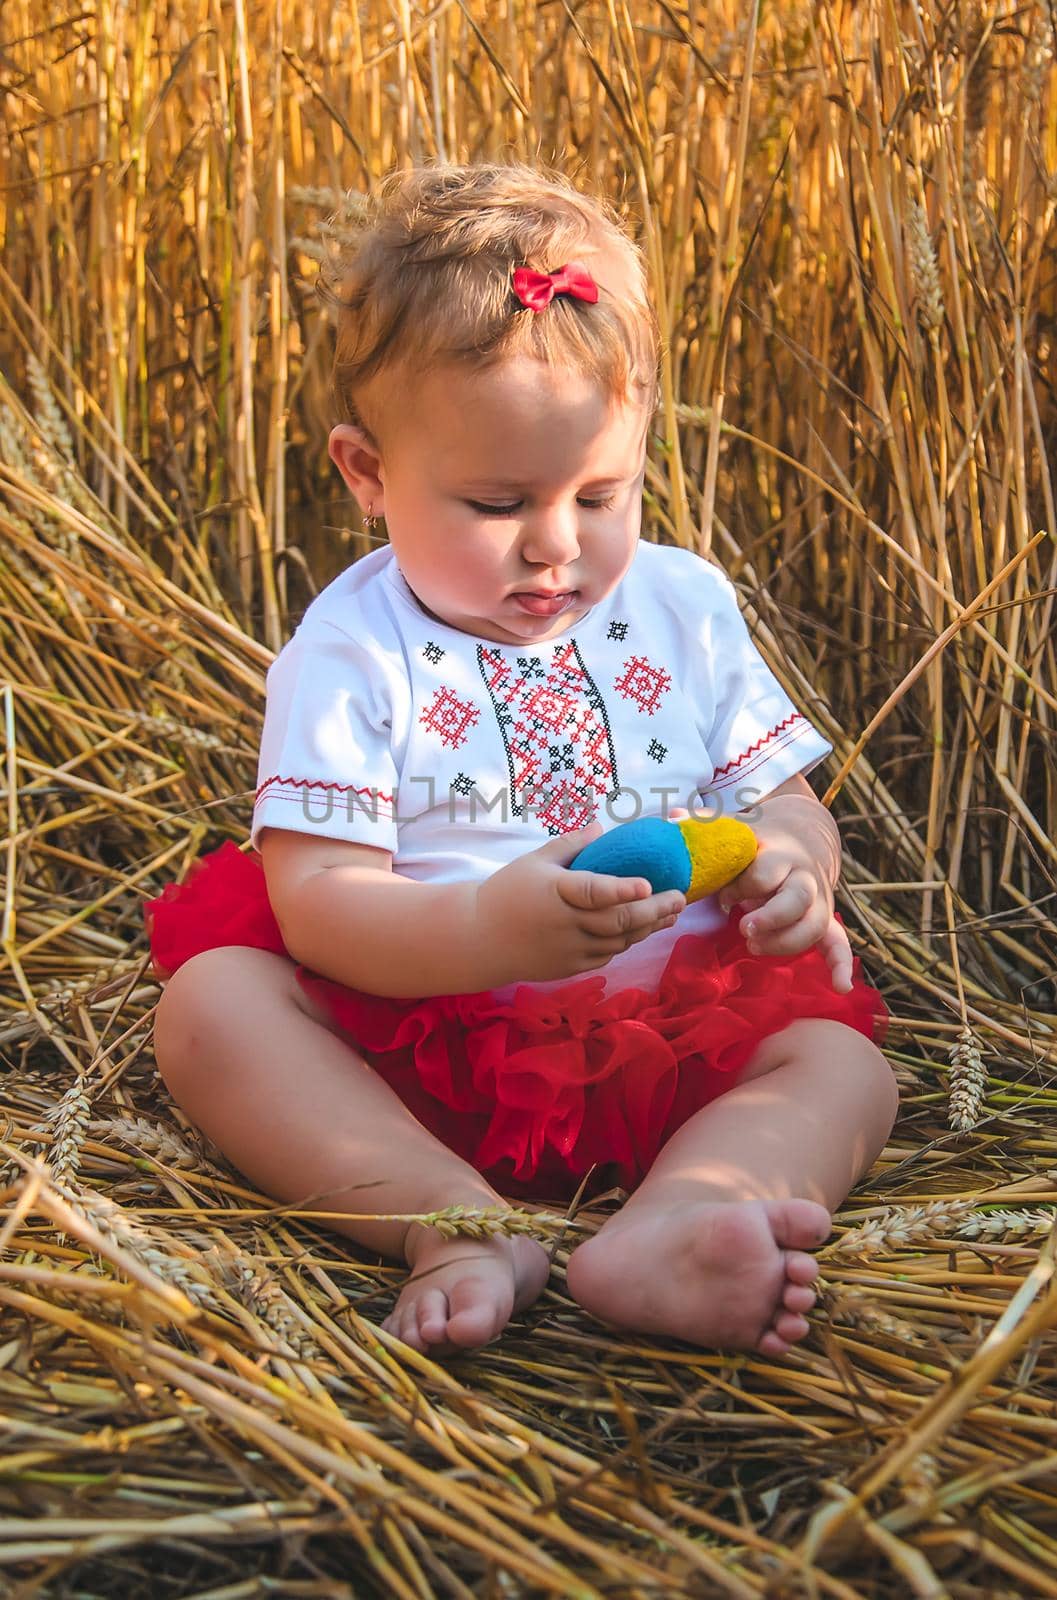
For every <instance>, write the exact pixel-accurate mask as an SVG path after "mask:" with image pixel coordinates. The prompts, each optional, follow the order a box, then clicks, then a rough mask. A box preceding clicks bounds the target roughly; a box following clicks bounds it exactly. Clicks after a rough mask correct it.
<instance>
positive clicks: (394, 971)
mask: <svg viewBox="0 0 1057 1600" xmlns="http://www.w3.org/2000/svg"><path fill="white" fill-rule="evenodd" d="M596 829H597V824H593V825H592V826H591V827H590V828H581V829H579V830H578V831H577V832H575V833H567V834H564V835H562V836H561V837H560V838H556V839H552V840H551V841H550V842H549V843H548V844H545V845H542V846H541V847H540V848H539V849H538V850H532V851H529V852H528V853H527V854H526V855H524V856H521V857H519V859H518V860H516V861H512V862H511V863H510V864H509V865H508V866H505V867H502V868H500V870H499V871H498V872H494V873H493V874H492V876H491V877H490V878H486V879H484V880H483V882H481V883H474V882H465V883H463V882H460V883H444V884H431V883H416V882H414V880H412V879H410V878H405V877H402V876H401V875H400V874H399V873H395V872H394V871H393V869H392V857H391V855H390V854H389V852H388V851H386V850H379V849H376V848H375V847H373V846H370V845H357V844H350V843H348V842H347V841H344V840H340V839H338V840H335V839H318V838H314V837H312V836H311V835H308V834H302V833H293V832H288V831H287V830H285V829H282V828H265V830H264V832H263V833H262V835H261V856H262V859H263V861H264V875H265V879H266V881H267V884H268V898H269V900H270V901H271V905H272V909H273V910H274V912H275V916H276V919H277V921H278V923H279V927H280V929H281V931H282V935H283V939H284V942H285V944H286V948H287V950H288V951H289V952H290V954H291V955H292V956H293V957H294V958H295V960H297V961H300V962H303V963H304V965H305V966H306V967H311V969H312V970H313V972H318V973H320V974H322V976H323V977H326V978H332V979H334V980H335V981H336V982H338V983H343V984H347V985H348V986H349V987H350V988H354V989H362V990H363V991H364V992H365V993H367V994H376V995H387V996H390V997H392V998H394V999H412V998H420V997H424V996H426V995H442V994H473V993H475V992H476V991H478V990H481V989H498V988H501V987H502V986H503V985H504V984H507V983H513V982H534V981H541V980H546V979H549V978H566V977H573V976H576V975H578V974H580V973H582V972H592V971H594V970H595V969H596V968H598V967H602V966H605V964H606V962H607V961H608V960H609V959H610V958H611V957H612V956H614V955H616V954H618V953H619V952H620V951H622V950H626V949H627V948H628V946H629V945H631V944H637V943H638V942H639V940H641V939H645V938H647V937H648V936H649V935H650V934H651V933H653V932H655V931H656V930H657V929H658V928H660V927H670V926H671V925H672V923H673V922H674V920H675V917H676V915H677V914H678V912H679V911H681V910H682V908H683V906H684V905H685V903H686V902H685V900H684V899H683V896H682V895H681V894H679V893H677V892H675V891H668V892H665V893H662V894H653V893H652V891H651V889H650V885H649V883H648V882H647V881H646V880H645V879H643V878H617V877H611V876H609V875H608V874H606V873H597V872H582V871H572V872H570V871H567V870H566V866H567V864H568V862H570V861H571V860H572V859H573V858H574V857H575V855H576V854H577V852H578V851H579V850H580V849H581V848H582V847H583V846H584V845H585V844H587V843H588V841H589V838H591V837H594V835H595V832H596Z"/></svg>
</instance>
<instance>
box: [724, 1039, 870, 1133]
mask: <svg viewBox="0 0 1057 1600" xmlns="http://www.w3.org/2000/svg"><path fill="white" fill-rule="evenodd" d="M798 1060H799V1061H810V1062H822V1063H826V1064H830V1063H832V1066H833V1069H834V1070H835V1071H836V1072H838V1073H839V1074H840V1077H841V1081H842V1083H848V1084H850V1082H851V1080H852V1079H854V1083H855V1092H856V1095H857V1096H869V1098H870V1100H871V1101H873V1102H876V1105H877V1109H878V1113H879V1114H882V1113H889V1114H890V1115H891V1120H892V1121H893V1122H894V1121H895V1118H896V1112H897V1111H898V1109H899V1086H898V1084H897V1083H896V1078H895V1074H894V1072H893V1071H892V1068H891V1066H890V1065H889V1063H888V1062H887V1061H886V1059H885V1057H884V1056H883V1055H882V1054H881V1052H880V1050H879V1049H878V1048H877V1046H876V1045H875V1044H874V1043H873V1041H872V1040H871V1039H868V1038H867V1037H866V1035H865V1034H862V1033H859V1032H858V1031H857V1030H856V1029H855V1028H849V1027H848V1026H847V1024H846V1023H843V1022H833V1021H831V1020H830V1018H828V1017H798V1018H797V1019H796V1021H795V1022H791V1023H789V1025H788V1027H785V1028H783V1029H782V1030H781V1031H780V1032H779V1033H773V1034H771V1035H770V1036H769V1037H768V1038H766V1039H764V1041H763V1043H762V1044H761V1045H760V1047H759V1049H758V1050H757V1051H756V1053H755V1055H754V1056H753V1058H752V1060H751V1061H750V1062H749V1065H748V1068H747V1070H746V1071H745V1073H744V1074H743V1075H742V1078H741V1080H740V1081H741V1082H742V1083H748V1082H750V1081H751V1080H752V1079H753V1078H763V1077H766V1076H767V1075H768V1074H770V1073H772V1072H774V1071H776V1070H777V1069H778V1068H779V1067H783V1066H787V1065H789V1064H790V1063H791V1062H793V1061H798Z"/></svg>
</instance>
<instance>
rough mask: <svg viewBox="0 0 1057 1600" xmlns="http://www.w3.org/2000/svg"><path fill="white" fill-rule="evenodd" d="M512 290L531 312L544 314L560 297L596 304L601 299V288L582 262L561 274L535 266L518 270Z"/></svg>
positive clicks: (569, 267)
mask: <svg viewBox="0 0 1057 1600" xmlns="http://www.w3.org/2000/svg"><path fill="white" fill-rule="evenodd" d="M511 288H512V289H513V291H514V293H515V294H516V295H517V297H518V299H519V300H520V301H521V304H522V305H523V306H527V307H528V309H529V310H530V311H542V310H543V309H544V307H545V306H549V305H550V303H551V301H552V300H553V299H554V296H555V295H556V294H568V295H572V297H573V299H574V300H586V301H588V303H589V304H590V305H594V303H595V301H596V300H597V299H598V285H597V283H596V282H595V280H594V279H593V278H592V276H591V274H590V273H589V272H588V270H587V268H586V267H585V266H584V265H583V264H582V263H581V262H579V261H569V262H567V263H566V265H565V266H564V267H559V268H558V270H557V272H535V271H534V270H533V269H532V267H516V268H515V270H514V276H513V279H512V280H511Z"/></svg>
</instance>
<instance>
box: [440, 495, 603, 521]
mask: <svg viewBox="0 0 1057 1600" xmlns="http://www.w3.org/2000/svg"><path fill="white" fill-rule="evenodd" d="M613 499H614V497H613V495H608V496H607V497H606V498H605V499H603V500H583V499H581V500H580V501H579V504H580V505H582V506H583V507H584V509H585V510H586V511H608V510H609V508H610V506H612V504H613ZM523 503H524V502H523V501H521V500H516V501H515V502H514V504H513V505H509V506H490V505H486V504H485V503H484V502H483V501H481V500H467V502H466V504H467V505H468V506H470V508H471V509H472V510H474V511H478V512H480V514H481V516H483V517H510V516H513V514H514V512H515V511H520V510H521V507H522V505H523Z"/></svg>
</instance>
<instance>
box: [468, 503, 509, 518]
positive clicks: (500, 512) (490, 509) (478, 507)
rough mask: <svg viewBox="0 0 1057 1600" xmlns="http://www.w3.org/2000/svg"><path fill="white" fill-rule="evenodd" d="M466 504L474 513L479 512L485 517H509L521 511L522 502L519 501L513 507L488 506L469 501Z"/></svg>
mask: <svg viewBox="0 0 1057 1600" xmlns="http://www.w3.org/2000/svg"><path fill="white" fill-rule="evenodd" d="M466 504H467V505H468V506H470V507H471V508H472V510H474V511H479V512H480V513H481V515H482V516H483V517H509V516H510V515H511V514H512V513H513V512H515V511H519V510H520V509H521V501H520V500H517V501H515V503H514V504H513V505H512V506H486V505H483V504H482V503H481V501H480V500H467V502H466Z"/></svg>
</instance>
